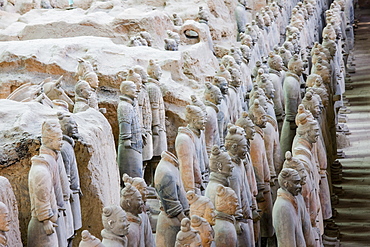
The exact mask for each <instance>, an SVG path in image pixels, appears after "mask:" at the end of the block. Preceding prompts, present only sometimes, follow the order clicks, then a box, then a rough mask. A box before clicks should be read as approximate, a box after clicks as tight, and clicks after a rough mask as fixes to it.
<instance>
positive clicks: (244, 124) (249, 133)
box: [235, 112, 261, 242]
mask: <svg viewBox="0 0 370 247" xmlns="http://www.w3.org/2000/svg"><path fill="white" fill-rule="evenodd" d="M235 125H236V126H239V127H241V128H243V129H244V132H245V137H246V139H247V145H248V147H247V153H246V158H245V159H244V160H243V163H244V167H245V171H246V175H247V179H248V184H249V191H247V192H248V193H250V195H251V198H252V220H248V224H249V225H250V227H251V229H253V232H254V236H259V220H260V219H261V216H260V215H259V213H258V205H257V200H256V197H257V195H258V187H257V182H256V174H255V173H254V168H253V164H252V160H251V155H250V142H251V141H252V140H253V139H254V137H255V135H256V130H255V125H254V123H253V122H252V120H251V119H250V118H249V116H248V113H247V112H242V116H241V117H240V118H239V119H238V120H237V121H236V122H235ZM256 241H258V238H255V242H256Z"/></svg>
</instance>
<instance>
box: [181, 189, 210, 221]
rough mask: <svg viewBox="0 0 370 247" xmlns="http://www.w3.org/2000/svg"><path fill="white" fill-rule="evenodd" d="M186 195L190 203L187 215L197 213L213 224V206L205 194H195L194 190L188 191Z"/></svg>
mask: <svg viewBox="0 0 370 247" xmlns="http://www.w3.org/2000/svg"><path fill="white" fill-rule="evenodd" d="M186 197H187V199H188V201H189V204H190V214H189V216H190V217H192V216H193V215H198V216H199V217H202V218H204V219H205V220H207V222H208V223H209V224H211V225H212V226H213V225H214V224H215V212H214V211H215V207H214V206H213V203H212V202H211V201H210V199H209V198H208V197H206V196H200V195H197V194H195V192H194V191H188V192H187V193H186Z"/></svg>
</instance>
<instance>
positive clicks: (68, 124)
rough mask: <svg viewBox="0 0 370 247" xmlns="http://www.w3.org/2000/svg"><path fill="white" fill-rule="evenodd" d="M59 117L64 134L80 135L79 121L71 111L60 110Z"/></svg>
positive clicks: (75, 136) (70, 135)
mask: <svg viewBox="0 0 370 247" xmlns="http://www.w3.org/2000/svg"><path fill="white" fill-rule="evenodd" d="M57 115H58V119H59V123H60V126H61V129H62V132H63V134H64V135H66V136H69V137H74V138H77V137H78V128H77V123H76V121H75V120H74V119H73V117H72V115H71V113H69V112H58V113H57Z"/></svg>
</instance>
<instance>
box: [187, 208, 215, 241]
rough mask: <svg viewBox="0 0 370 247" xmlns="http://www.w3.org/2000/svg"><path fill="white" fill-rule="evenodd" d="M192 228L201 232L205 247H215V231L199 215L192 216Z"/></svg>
mask: <svg viewBox="0 0 370 247" xmlns="http://www.w3.org/2000/svg"><path fill="white" fill-rule="evenodd" d="M191 227H192V228H194V230H196V231H198V232H199V235H200V238H201V239H202V246H203V247H213V246H214V241H213V240H214V231H213V228H212V227H211V225H210V224H209V223H208V222H207V221H206V220H205V219H203V218H202V217H199V216H198V215H193V216H191Z"/></svg>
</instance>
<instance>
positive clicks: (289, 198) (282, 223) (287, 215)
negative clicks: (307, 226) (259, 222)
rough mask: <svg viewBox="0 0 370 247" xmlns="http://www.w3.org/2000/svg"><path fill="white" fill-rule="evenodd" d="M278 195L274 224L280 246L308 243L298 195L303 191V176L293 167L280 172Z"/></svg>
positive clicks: (274, 210)
mask: <svg viewBox="0 0 370 247" xmlns="http://www.w3.org/2000/svg"><path fill="white" fill-rule="evenodd" d="M279 185H280V187H281V188H280V189H279V190H278V197H277V199H276V202H275V205H274V209H273V224H274V228H275V231H276V237H277V240H278V246H287V247H297V246H302V247H305V246H312V247H313V245H307V244H306V241H305V237H304V234H303V227H302V216H301V213H302V212H301V210H300V206H299V201H298V200H297V198H296V196H298V195H299V194H300V193H301V190H302V186H301V177H300V176H299V174H298V172H297V171H296V170H294V169H291V168H284V169H283V170H281V172H280V174H279Z"/></svg>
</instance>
